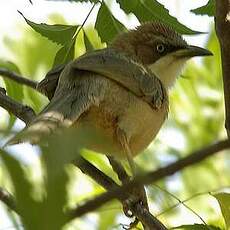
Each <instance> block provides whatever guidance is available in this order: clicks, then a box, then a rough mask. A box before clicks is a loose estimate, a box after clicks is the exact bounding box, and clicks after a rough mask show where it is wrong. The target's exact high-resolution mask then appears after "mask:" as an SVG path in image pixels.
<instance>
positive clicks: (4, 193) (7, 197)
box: [0, 188, 17, 212]
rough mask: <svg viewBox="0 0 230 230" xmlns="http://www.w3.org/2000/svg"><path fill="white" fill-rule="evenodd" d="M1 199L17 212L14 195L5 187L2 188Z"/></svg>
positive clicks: (0, 191)
mask: <svg viewBox="0 0 230 230" xmlns="http://www.w3.org/2000/svg"><path fill="white" fill-rule="evenodd" d="M0 201H2V202H3V203H4V204H5V205H6V206H7V207H8V208H10V209H11V210H14V211H15V212H17V209H16V204H15V199H14V197H13V196H12V195H11V194H10V193H9V192H8V191H6V190H5V189H3V188H0Z"/></svg>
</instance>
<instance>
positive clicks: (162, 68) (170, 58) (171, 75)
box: [148, 53, 189, 89]
mask: <svg viewBox="0 0 230 230" xmlns="http://www.w3.org/2000/svg"><path fill="white" fill-rule="evenodd" d="M188 59H189V58H188V57H185V58H179V59H178V58H177V57H176V56H175V54H174V53H172V54H168V55H166V56H164V57H162V58H160V59H159V60H158V61H156V62H155V63H153V64H151V65H149V66H148V67H149V68H150V69H151V71H152V72H153V73H154V74H156V76H157V77H158V78H159V79H160V80H161V81H162V83H163V85H164V86H165V88H166V89H168V88H170V87H172V86H173V84H174V82H175V81H176V78H177V76H179V75H180V73H181V72H182V70H183V67H184V65H185V63H186V61H187V60H188Z"/></svg>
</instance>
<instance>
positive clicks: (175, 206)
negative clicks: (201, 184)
mask: <svg viewBox="0 0 230 230" xmlns="http://www.w3.org/2000/svg"><path fill="white" fill-rule="evenodd" d="M226 188H227V189H229V188H230V187H229V186H226V187H221V188H218V189H214V190H212V191H206V192H199V193H196V194H194V195H192V196H190V197H188V198H186V199H184V200H180V201H178V203H176V204H174V205H172V206H170V207H168V208H167V209H165V210H164V211H162V212H160V213H158V214H157V215H156V217H159V216H161V215H163V214H165V213H167V212H169V211H171V210H172V209H174V208H177V207H178V206H179V205H180V204H184V203H186V202H188V201H190V200H192V199H194V198H196V197H198V196H203V195H207V194H209V195H211V194H212V193H215V192H217V191H220V190H222V189H226Z"/></svg>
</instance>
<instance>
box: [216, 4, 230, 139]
mask: <svg viewBox="0 0 230 230" xmlns="http://www.w3.org/2000/svg"><path fill="white" fill-rule="evenodd" d="M215 26H216V33H217V37H218V39H219V42H220V47H221V59H222V72H223V83H224V98H225V114H226V120H225V127H226V130H227V134H228V138H230V90H229V89H230V52H229V51H230V0H216V16H215Z"/></svg>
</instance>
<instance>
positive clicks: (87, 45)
mask: <svg viewBox="0 0 230 230" xmlns="http://www.w3.org/2000/svg"><path fill="white" fill-rule="evenodd" d="M83 36H84V44H85V49H86V51H93V50H94V48H93V44H92V43H91V42H90V40H89V38H88V35H87V34H86V33H85V31H84V32H83Z"/></svg>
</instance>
